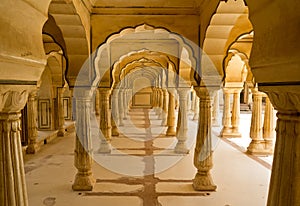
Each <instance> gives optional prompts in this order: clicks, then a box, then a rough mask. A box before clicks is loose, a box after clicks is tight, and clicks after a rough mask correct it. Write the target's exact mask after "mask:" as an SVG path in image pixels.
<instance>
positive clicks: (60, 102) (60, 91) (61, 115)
mask: <svg viewBox="0 0 300 206" xmlns="http://www.w3.org/2000/svg"><path fill="white" fill-rule="evenodd" d="M57 110H58V111H57V112H58V114H57V115H58V133H57V135H58V136H60V137H63V136H64V135H65V112H64V88H57Z"/></svg>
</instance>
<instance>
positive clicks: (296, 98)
mask: <svg viewBox="0 0 300 206" xmlns="http://www.w3.org/2000/svg"><path fill="white" fill-rule="evenodd" d="M267 94H268V96H269V98H270V100H271V102H272V104H273V106H274V108H275V109H276V110H278V111H285V112H295V111H297V112H300V93H296V92H277V91H275V92H267Z"/></svg>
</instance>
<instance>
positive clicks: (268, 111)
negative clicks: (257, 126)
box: [263, 97, 275, 155]
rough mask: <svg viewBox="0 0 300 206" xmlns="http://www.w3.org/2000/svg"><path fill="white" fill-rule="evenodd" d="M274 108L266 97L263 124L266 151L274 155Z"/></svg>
mask: <svg viewBox="0 0 300 206" xmlns="http://www.w3.org/2000/svg"><path fill="white" fill-rule="evenodd" d="M274 136H275V129H274V108H273V106H272V104H271V102H270V99H269V98H268V97H266V106H265V115H264V124H263V138H264V140H265V153H266V154H269V155H272V154H273V152H274Z"/></svg>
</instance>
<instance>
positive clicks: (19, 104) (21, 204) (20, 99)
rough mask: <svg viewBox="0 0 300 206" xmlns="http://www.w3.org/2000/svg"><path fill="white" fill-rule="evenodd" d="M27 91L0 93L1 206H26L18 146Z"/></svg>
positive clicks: (22, 164)
mask: <svg viewBox="0 0 300 206" xmlns="http://www.w3.org/2000/svg"><path fill="white" fill-rule="evenodd" d="M27 98H28V92H27V91H12V90H9V91H7V92H4V93H3V92H1V95H0V103H1V107H0V148H1V149H0V162H1V167H0V205H3V206H4V205H5V206H6V205H7V206H8V205H9V206H28V198H27V189H26V182H25V172H24V163H23V154H22V146H21V120H20V117H21V112H20V111H21V109H23V108H24V106H25V104H26V101H27Z"/></svg>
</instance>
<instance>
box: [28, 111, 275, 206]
mask: <svg viewBox="0 0 300 206" xmlns="http://www.w3.org/2000/svg"><path fill="white" fill-rule="evenodd" d="M250 117H251V116H250V115H249V114H242V115H241V131H242V133H243V138H240V139H238V140H237V139H227V140H222V139H220V138H218V137H217V135H218V133H219V131H220V128H217V127H216V128H214V129H213V141H214V143H213V149H214V167H213V169H212V177H213V179H214V182H215V184H216V185H217V186H218V188H217V191H216V192H195V191H194V190H193V188H192V185H191V183H192V179H193V177H194V175H195V173H196V169H195V168H194V166H193V145H194V140H195V136H196V127H197V122H196V121H191V120H190V121H189V131H188V136H189V138H188V145H189V147H190V148H191V150H190V153H189V154H188V155H177V154H175V153H174V152H173V150H172V149H173V148H174V146H175V143H176V139H175V137H165V136H164V135H162V132H164V131H165V130H166V128H164V127H161V126H160V123H161V120H158V118H157V116H156V115H155V112H154V111H153V110H150V111H148V110H131V112H130V114H129V116H128V119H127V120H126V121H124V123H125V125H124V127H121V128H120V133H121V135H120V136H119V137H113V139H112V142H111V143H112V147H113V150H112V153H111V154H109V155H101V154H98V153H97V150H98V147H99V138H98V136H99V134H98V128H97V121H96V120H95V121H93V129H92V133H93V146H94V148H93V149H94V160H95V162H94V164H93V174H94V177H95V179H96V180H97V181H96V185H95V188H94V190H93V191H91V192H73V191H72V189H71V185H72V182H73V180H74V176H75V174H76V169H75V167H74V166H73V160H74V155H73V150H74V133H71V134H69V135H68V136H66V137H63V138H60V139H56V140H53V141H52V142H51V143H49V144H47V145H46V146H45V147H43V148H42V149H41V150H40V151H39V153H38V154H36V155H26V156H25V170H26V181H27V189H28V196H29V205H30V206H43V205H46V206H53V205H55V206H69V205H72V206H82V205H86V206H94V205H95V206H96V205H97V206H98V205H104V206H110V205H113V206H127V205H128V206H137V205H139V206H158V205H163V206H196V205H197V206H198V205H211V206H254V205H255V206H263V205H266V199H267V192H268V184H269V177H270V165H271V161H270V159H271V158H269V157H267V158H266V157H263V158H257V157H253V156H249V155H246V154H245V153H244V151H245V145H246V144H247V141H249V137H248V134H249V132H248V131H249V128H250V124H249V123H250ZM248 127H249V128H248Z"/></svg>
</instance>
